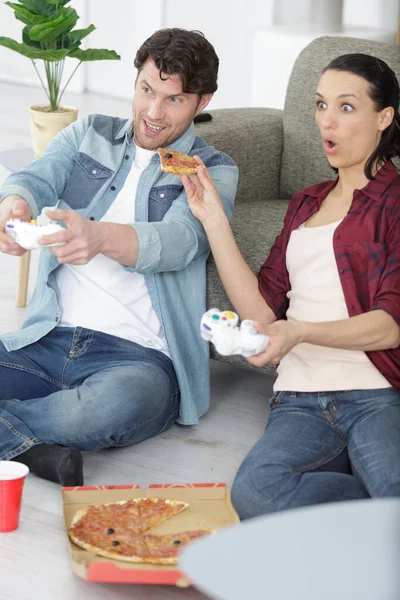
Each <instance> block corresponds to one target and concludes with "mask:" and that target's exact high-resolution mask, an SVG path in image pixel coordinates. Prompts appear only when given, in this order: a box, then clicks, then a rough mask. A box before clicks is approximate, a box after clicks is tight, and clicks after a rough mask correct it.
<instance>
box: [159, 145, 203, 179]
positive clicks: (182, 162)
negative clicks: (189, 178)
mask: <svg viewBox="0 0 400 600" xmlns="http://www.w3.org/2000/svg"><path fill="white" fill-rule="evenodd" d="M158 154H159V155H160V164H161V170H162V171H165V172H166V173H173V174H174V175H190V174H191V173H196V171H197V167H198V166H199V164H198V163H197V162H196V161H195V159H194V158H193V157H192V156H189V155H188V154H183V152H176V151H175V150H171V149H170V148H158Z"/></svg>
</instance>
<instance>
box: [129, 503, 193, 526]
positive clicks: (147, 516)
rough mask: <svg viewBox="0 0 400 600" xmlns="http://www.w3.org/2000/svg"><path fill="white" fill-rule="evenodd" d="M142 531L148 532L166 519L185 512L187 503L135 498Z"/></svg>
mask: <svg viewBox="0 0 400 600" xmlns="http://www.w3.org/2000/svg"><path fill="white" fill-rule="evenodd" d="M137 501H138V504H139V515H140V520H141V523H142V531H148V530H149V529H152V528H153V527H155V526H156V525H158V524H159V523H162V522H163V521H165V520H166V519H169V518H170V517H173V516H174V515H176V514H178V513H180V512H181V511H182V510H185V508H187V507H188V506H189V504H188V503H187V502H179V501H178V500H168V499H165V498H137Z"/></svg>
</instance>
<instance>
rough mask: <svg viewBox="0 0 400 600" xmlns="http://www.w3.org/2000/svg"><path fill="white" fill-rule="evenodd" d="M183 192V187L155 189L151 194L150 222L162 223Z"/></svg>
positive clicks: (160, 187)
mask: <svg viewBox="0 0 400 600" xmlns="http://www.w3.org/2000/svg"><path fill="white" fill-rule="evenodd" d="M181 191H182V186H181V185H161V186H157V187H153V188H152V189H151V190H150V194H149V222H156V221H162V220H163V218H164V216H165V213H166V212H167V211H168V209H169V208H170V206H171V204H172V202H173V201H174V200H176V198H177V197H178V196H179V194H180V193H181Z"/></svg>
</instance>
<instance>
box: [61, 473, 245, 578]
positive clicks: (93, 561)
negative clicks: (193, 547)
mask: <svg viewBox="0 0 400 600" xmlns="http://www.w3.org/2000/svg"><path fill="white" fill-rule="evenodd" d="M62 497H63V505H64V519H65V526H66V528H68V527H69V525H70V523H71V521H72V519H73V517H74V515H75V513H76V512H77V511H78V510H80V509H82V508H85V507H86V506H88V505H90V504H104V503H106V502H118V501H120V500H129V499H131V498H143V497H144V498H170V499H171V500H181V501H182V502H187V503H188V504H189V507H188V508H187V509H186V510H184V511H182V512H181V513H178V514H177V515H174V517H172V518H170V519H168V520H166V521H164V522H163V523H160V525H157V527H154V529H152V533H157V534H161V535H162V534H166V533H175V532H179V531H185V530H190V529H219V528H221V527H229V526H232V525H237V524H238V523H239V517H238V515H237V514H236V512H235V510H234V508H233V506H232V503H231V499H230V492H229V489H228V487H227V486H226V484H225V483H190V484H152V485H150V487H149V488H147V489H142V488H140V486H138V485H118V486H116V485H110V486H99V487H93V486H82V487H64V488H63V491H62ZM67 539H68V543H69V548H70V553H71V562H72V570H73V572H74V573H75V574H76V575H78V576H79V577H81V578H82V579H86V580H87V581H95V582H103V583H138V584H139V583H140V584H143V583H146V584H158V585H176V586H178V587H187V586H189V585H191V584H190V581H188V579H187V578H186V577H185V576H184V575H183V574H182V573H181V571H180V570H179V565H151V564H146V563H142V564H140V563H128V562H124V561H120V560H113V559H109V558H105V557H102V556H97V555H96V553H95V552H90V551H88V550H83V549H82V548H79V547H78V546H76V545H75V544H74V543H73V542H71V540H70V539H69V537H68V536H67Z"/></svg>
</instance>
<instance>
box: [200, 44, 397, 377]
mask: <svg viewBox="0 0 400 600" xmlns="http://www.w3.org/2000/svg"><path fill="white" fill-rule="evenodd" d="M353 52H361V53H365V54H371V55H373V56H377V57H379V58H381V59H382V60H384V61H385V62H387V63H388V64H389V66H390V67H391V68H392V69H393V70H394V71H395V73H396V75H397V77H398V79H399V80H400V46H396V45H389V44H384V43H381V42H374V41H370V40H363V39H355V38H345V37H321V38H317V39H315V40H314V41H313V42H311V43H310V44H309V45H308V46H307V47H306V48H305V49H304V50H303V51H302V53H301V54H300V55H299V57H298V58H297V60H296V63H295V65H294V67H293V70H292V74H291V77H290V81H289V84H288V88H287V93H286V100H285V107H284V110H282V111H281V110H275V109H270V108H239V109H218V110H214V111H210V112H211V114H212V121H209V122H204V123H199V124H198V125H197V126H196V127H197V131H198V135H200V136H201V137H202V138H203V139H205V140H206V141H207V142H208V143H209V144H211V145H212V146H215V147H216V148H218V149H219V150H223V151H224V152H227V153H228V154H229V155H230V156H232V158H233V159H234V160H235V161H236V163H237V165H238V166H239V186H238V192H237V197H236V207H235V212H234V215H233V219H232V228H233V231H234V235H235V237H236V240H237V242H238V245H239V248H240V250H241V252H242V254H243V256H244V258H245V259H246V261H247V263H248V264H249V265H250V267H251V268H252V269H253V271H254V272H255V273H257V272H258V270H259V268H260V266H261V265H262V263H263V262H264V260H265V258H266V257H267V256H268V252H269V250H270V248H271V245H272V244H273V242H274V240H275V237H276V236H277V235H278V233H279V232H280V230H281V227H282V224H283V218H284V216H285V212H286V209H287V206H288V202H289V199H290V197H291V196H292V195H293V194H294V193H295V192H297V191H300V190H302V189H304V188H306V187H308V186H310V185H313V184H314V183H318V182H320V181H324V180H326V179H332V178H333V177H334V173H333V171H332V170H331V169H330V167H329V165H328V162H327V161H326V159H325V156H324V152H323V149H322V144H321V141H320V137H319V133H318V130H317V127H316V125H315V121H314V112H315V103H314V91H315V90H316V87H317V83H318V80H319V77H320V75H321V72H322V70H323V69H324V67H326V66H327V65H328V63H329V62H330V61H331V60H332V59H333V58H335V57H336V56H340V55H341V54H348V53H353ZM238 85H240V83H239V80H238ZM271 85H273V82H271ZM234 276H235V273H232V277H234ZM207 286H208V289H207V308H212V307H218V308H219V309H220V310H225V309H228V308H230V307H231V304H230V303H229V301H228V299H227V296H226V294H225V292H224V290H223V288H222V285H221V283H220V281H219V277H218V273H217V270H216V268H215V263H214V261H213V259H212V257H210V259H209V260H208V263H207ZM210 351H211V357H212V358H216V359H219V360H223V361H225V362H230V363H234V364H238V365H240V366H243V367H246V368H250V369H255V367H253V366H252V365H250V364H249V363H248V362H247V361H246V360H244V359H243V358H241V357H238V356H232V357H222V356H219V355H218V354H217V353H216V352H215V350H214V348H213V346H212V345H211V346H210ZM262 371H263V372H265V373H268V374H275V368H274V367H273V366H272V365H266V366H265V367H263V369H262Z"/></svg>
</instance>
